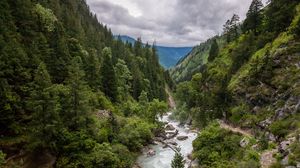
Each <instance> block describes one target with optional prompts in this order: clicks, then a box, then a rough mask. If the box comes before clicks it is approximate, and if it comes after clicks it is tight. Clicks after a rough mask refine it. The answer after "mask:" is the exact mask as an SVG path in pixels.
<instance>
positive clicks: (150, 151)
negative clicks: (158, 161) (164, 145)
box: [147, 149, 156, 157]
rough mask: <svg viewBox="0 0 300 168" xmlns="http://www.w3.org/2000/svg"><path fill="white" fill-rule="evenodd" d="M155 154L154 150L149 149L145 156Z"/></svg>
mask: <svg viewBox="0 0 300 168" xmlns="http://www.w3.org/2000/svg"><path fill="white" fill-rule="evenodd" d="M155 154H156V152H155V150H153V149H149V150H148V152H147V156H150V157H151V156H154V155H155Z"/></svg>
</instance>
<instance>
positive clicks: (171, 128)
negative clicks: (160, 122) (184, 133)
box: [165, 124, 175, 130]
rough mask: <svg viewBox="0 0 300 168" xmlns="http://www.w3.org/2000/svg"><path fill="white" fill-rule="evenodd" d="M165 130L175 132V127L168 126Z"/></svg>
mask: <svg viewBox="0 0 300 168" xmlns="http://www.w3.org/2000/svg"><path fill="white" fill-rule="evenodd" d="M165 130H175V127H174V126H173V125H172V124H168V125H167V126H166V127H165Z"/></svg>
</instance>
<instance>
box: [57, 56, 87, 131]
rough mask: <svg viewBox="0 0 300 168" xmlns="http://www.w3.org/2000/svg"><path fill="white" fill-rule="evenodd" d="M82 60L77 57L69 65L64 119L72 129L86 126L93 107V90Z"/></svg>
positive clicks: (63, 103)
mask: <svg viewBox="0 0 300 168" xmlns="http://www.w3.org/2000/svg"><path fill="white" fill-rule="evenodd" d="M81 66H82V61H81V58H80V57H75V58H73V59H72V61H71V65H70V66H69V67H68V74H69V76H68V78H67V80H66V84H67V88H68V91H67V98H66V100H65V102H62V105H63V110H64V111H65V115H64V117H65V118H64V120H65V121H66V125H67V126H68V127H69V128H70V129H71V130H78V129H84V128H86V126H87V124H88V117H89V114H90V113H91V112H92V110H93V107H92V106H91V104H90V100H91V97H92V96H91V95H92V93H91V91H90V89H89V87H88V86H87V84H86V82H85V81H84V76H85V74H84V71H83V70H82V69H81Z"/></svg>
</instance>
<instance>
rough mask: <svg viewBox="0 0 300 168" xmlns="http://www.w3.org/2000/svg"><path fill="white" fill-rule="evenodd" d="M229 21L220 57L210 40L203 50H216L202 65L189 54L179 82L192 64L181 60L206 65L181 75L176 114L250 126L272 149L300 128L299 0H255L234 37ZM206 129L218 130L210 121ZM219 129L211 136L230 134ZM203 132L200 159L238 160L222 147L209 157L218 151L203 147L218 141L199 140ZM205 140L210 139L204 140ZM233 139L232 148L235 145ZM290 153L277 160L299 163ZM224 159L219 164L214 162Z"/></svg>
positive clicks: (200, 121)
mask: <svg viewBox="0 0 300 168" xmlns="http://www.w3.org/2000/svg"><path fill="white" fill-rule="evenodd" d="M231 20H232V19H231ZM231 20H229V21H228V22H226V24H225V26H224V27H225V29H224V30H226V31H225V32H224V35H223V36H224V37H225V39H226V41H227V42H226V43H225V44H224V45H221V47H220V45H219V52H218V55H217V56H214V52H213V51H214V48H216V46H215V45H216V44H214V43H211V44H210V47H207V48H210V50H208V49H207V50H205V52H206V53H208V51H211V50H212V51H211V52H210V53H211V54H210V55H213V57H210V58H209V60H210V61H208V62H207V63H204V64H203V61H200V62H196V61H195V60H197V59H196V58H197V57H195V55H194V59H193V57H187V58H186V60H182V63H181V64H180V66H178V67H176V68H175V69H174V71H171V72H172V73H171V74H172V77H173V78H174V80H175V81H176V82H180V80H178V74H183V73H182V72H183V71H184V70H186V69H189V68H190V67H188V66H189V64H183V63H184V62H185V61H188V62H193V61H195V64H197V63H198V65H202V66H201V68H199V70H198V71H194V72H193V73H192V74H189V75H190V76H191V77H190V79H189V77H187V76H184V77H180V78H181V79H187V80H188V81H184V82H181V83H179V84H178V85H177V88H176V94H175V96H176V98H177V104H178V105H179V106H180V107H179V108H178V110H177V111H176V113H175V116H176V117H177V118H179V119H181V120H182V122H183V121H186V120H187V119H192V120H193V124H194V125H196V126H199V127H205V126H207V125H208V124H209V123H210V122H211V121H212V120H214V119H223V120H225V121H227V122H229V123H231V124H233V125H235V126H240V127H241V128H244V129H251V130H252V131H253V134H254V135H255V136H256V137H257V139H260V142H259V145H260V146H261V149H266V148H268V144H272V143H277V145H279V144H280V142H282V141H284V140H286V139H288V137H290V136H295V135H296V134H295V135H294V133H295V132H296V131H297V130H299V129H300V125H299V121H300V119H299V112H300V109H299V105H300V104H299V103H300V102H299V99H300V78H299V76H300V69H299V61H300V57H299V51H300V47H299V42H300V41H299V31H298V30H299V25H300V5H299V1H298V2H296V1H294V0H288V1H281V0H272V1H270V2H269V4H268V5H267V6H266V7H264V8H263V7H262V3H261V1H260V0H253V2H252V4H251V6H250V8H249V11H248V13H247V18H246V20H245V21H244V22H242V23H237V25H240V27H239V28H241V30H239V29H238V36H236V38H231V37H233V35H234V31H232V30H234V29H233V28H234V26H230V24H231ZM271 27H272V28H271ZM228 33H229V35H230V37H229V36H228ZM217 42H218V40H217ZM218 44H219V43H218ZM195 49H197V48H195ZM195 49H194V50H195ZM199 55H204V54H203V52H202V53H200V54H198V56H199ZM206 55H208V54H206ZM182 69H183V70H182ZM179 76H180V75H179ZM208 129H210V132H214V130H213V129H211V126H210V127H209V128H208ZM215 132H216V134H215V135H211V136H212V137H219V136H221V137H223V138H224V137H227V135H224V133H222V131H215ZM204 135H206V134H203V133H201V135H200V137H199V138H198V139H197V140H196V141H195V145H194V146H195V151H194V152H195V154H196V157H198V158H199V161H200V162H201V164H205V165H206V164H207V165H208V167H210V166H212V164H215V162H217V161H220V160H222V159H225V160H229V163H228V164H229V165H230V164H235V161H234V159H233V161H232V158H231V157H232V156H231V155H227V154H226V153H225V154H224V153H223V152H221V151H218V152H219V153H215V155H214V156H211V157H208V156H210V155H207V154H208V153H212V154H214V153H213V152H212V151H203V150H204V149H205V147H206V146H209V144H208V142H209V143H212V142H214V141H215V140H214V139H210V137H205V139H209V140H207V141H205V139H201V136H204ZM220 139H222V138H219V139H218V140H220ZM223 141H225V140H224V139H223ZM223 141H217V142H216V143H212V144H214V145H213V146H210V147H209V149H212V150H213V149H214V147H215V146H218V144H222V142H223ZM269 141H270V142H269ZM202 142H207V144H205V145H202V144H201V143H202ZM226 142H227V141H226ZM199 143H200V145H199ZM227 143H230V142H227ZM235 143H238V139H235ZM235 143H233V144H232V145H230V146H229V147H228V148H230V147H234V145H235ZM296 145H297V144H296ZM298 147H299V146H298ZM220 148H221V149H222V147H220ZM220 148H218V149H216V150H220ZM226 148H227V147H226ZM222 150H223V149H222ZM231 150H232V151H237V150H236V149H231ZM288 150H290V149H288ZM220 153H222V154H224V155H222V154H220ZM287 153H291V152H289V151H287V150H285V152H282V154H281V156H280V157H278V160H279V161H280V160H281V159H284V158H285V157H289V159H291V161H289V163H287V164H286V165H295V163H296V162H299V158H295V157H293V156H294V155H293V154H289V156H287V155H288V154H287ZM296 153H297V151H296ZM220 155H221V156H220ZM296 155H297V154H296ZM222 157H224V158H222ZM203 161H207V163H206V162H203ZM290 162H291V163H293V164H290ZM222 164H223V163H220V164H219V163H216V165H214V166H212V167H216V166H217V165H222ZM224 164H225V165H227V163H224ZM221 167H222V166H221ZM229 167H230V166H229ZM242 167H243V166H242Z"/></svg>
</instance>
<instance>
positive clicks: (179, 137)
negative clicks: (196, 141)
mask: <svg viewBox="0 0 300 168" xmlns="http://www.w3.org/2000/svg"><path fill="white" fill-rule="evenodd" d="M188 138H189V137H188V136H178V137H177V139H178V140H179V141H184V140H186V139H188Z"/></svg>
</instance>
